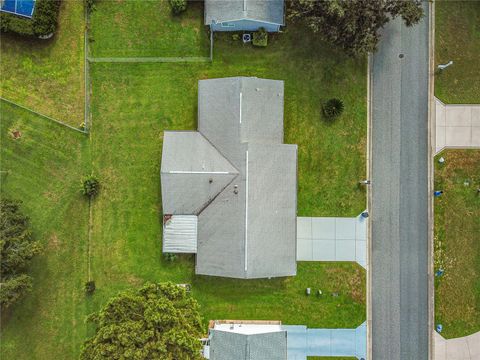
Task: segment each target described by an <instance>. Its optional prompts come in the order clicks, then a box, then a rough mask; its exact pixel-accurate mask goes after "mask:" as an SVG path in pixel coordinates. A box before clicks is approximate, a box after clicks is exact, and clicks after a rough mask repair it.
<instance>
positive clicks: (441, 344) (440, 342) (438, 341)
mask: <svg viewBox="0 0 480 360" xmlns="http://www.w3.org/2000/svg"><path fill="white" fill-rule="evenodd" d="M433 350H434V360H447V354H446V351H447V344H446V342H445V339H444V338H443V337H442V336H441V335H440V334H439V333H437V332H436V331H434V332H433Z"/></svg>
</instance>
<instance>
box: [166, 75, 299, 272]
mask: <svg viewBox="0 0 480 360" xmlns="http://www.w3.org/2000/svg"><path fill="white" fill-rule="evenodd" d="M198 130H199V131H198V132H165V135H164V144H163V153H162V167H161V181H162V204H163V212H164V214H177V215H187V214H191V215H197V216H198V243H197V258H196V273H197V274H203V275H214V276H224V277H234V278H265V277H276V276H290V275H295V274H296V210H297V195H296V194H297V146H296V145H287V144H283V81H276V80H265V79H258V78H244V77H237V78H224V79H213V80H201V81H199V95H198Z"/></svg>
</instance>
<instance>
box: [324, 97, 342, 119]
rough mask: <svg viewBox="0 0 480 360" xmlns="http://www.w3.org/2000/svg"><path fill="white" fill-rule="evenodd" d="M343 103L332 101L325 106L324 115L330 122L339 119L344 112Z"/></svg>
mask: <svg viewBox="0 0 480 360" xmlns="http://www.w3.org/2000/svg"><path fill="white" fill-rule="evenodd" d="M343 108H344V106H343V101H342V100H340V99H335V98H334V99H330V100H328V101H327V102H326V103H325V104H324V105H323V115H325V117H326V118H327V119H328V120H333V119H335V118H337V117H339V116H340V115H341V114H342V112H343Z"/></svg>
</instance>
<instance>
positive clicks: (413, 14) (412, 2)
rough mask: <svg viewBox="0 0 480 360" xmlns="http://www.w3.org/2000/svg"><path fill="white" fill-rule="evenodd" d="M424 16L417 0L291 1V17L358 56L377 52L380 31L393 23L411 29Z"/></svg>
mask: <svg viewBox="0 0 480 360" xmlns="http://www.w3.org/2000/svg"><path fill="white" fill-rule="evenodd" d="M423 15H424V14H423V8H422V7H421V2H420V1H418V0H328V1H325V0H323V1H322V0H291V1H290V7H289V15H288V16H289V18H290V19H292V20H294V21H298V22H302V23H304V24H306V25H307V27H308V28H309V29H310V30H312V31H313V32H314V33H315V34H317V35H318V36H320V37H321V38H322V39H323V40H325V41H327V42H330V43H332V44H333V45H336V46H340V47H341V48H343V49H344V50H345V51H346V52H347V53H349V54H350V55H354V56H356V55H364V54H366V53H368V52H373V51H374V50H375V49H376V46H377V43H378V41H379V38H380V37H379V34H378V30H379V29H380V28H381V27H383V26H384V25H385V24H386V23H387V22H388V21H389V20H390V19H393V18H395V17H397V16H401V17H402V19H403V20H404V22H405V24H406V25H407V26H411V25H414V24H416V23H418V22H419V21H420V19H421V18H422V17H423Z"/></svg>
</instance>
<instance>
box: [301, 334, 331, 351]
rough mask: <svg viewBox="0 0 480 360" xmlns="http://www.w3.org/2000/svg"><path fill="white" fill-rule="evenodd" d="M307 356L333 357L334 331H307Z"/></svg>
mask: <svg viewBox="0 0 480 360" xmlns="http://www.w3.org/2000/svg"><path fill="white" fill-rule="evenodd" d="M307 344H308V348H307V351H306V353H307V356H316V355H318V354H322V356H331V355H332V330H330V329H308V330H307Z"/></svg>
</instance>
